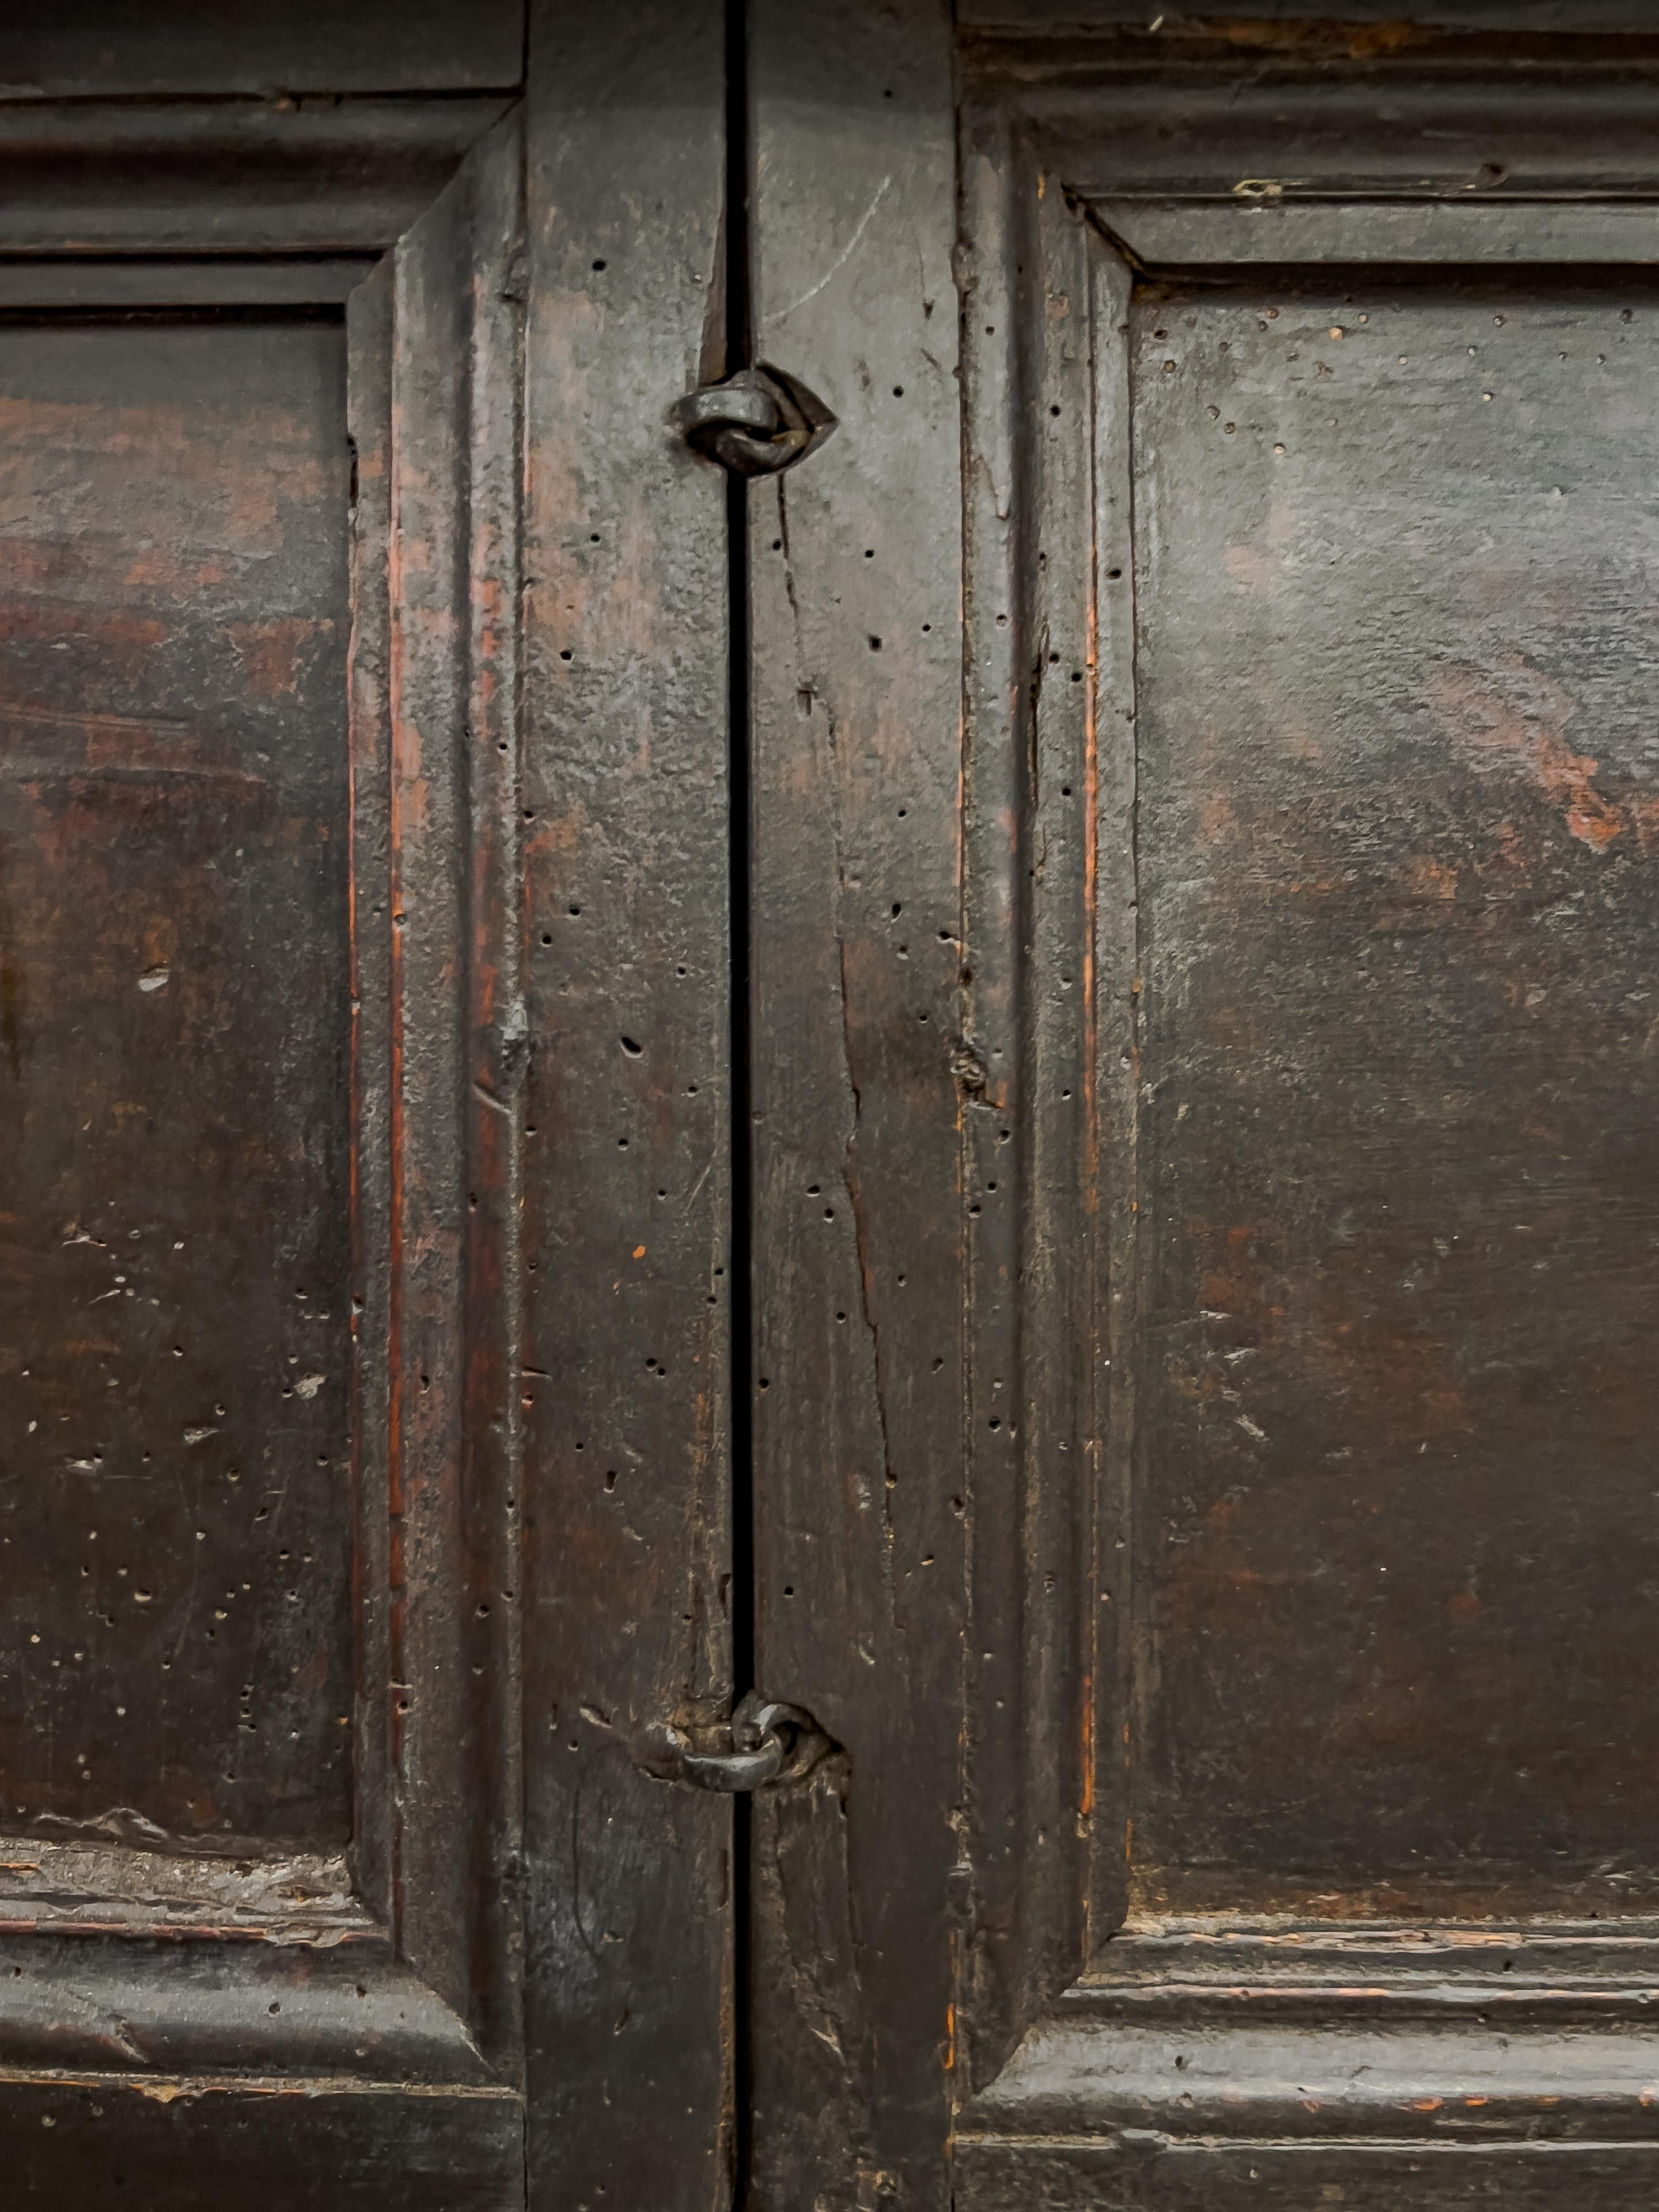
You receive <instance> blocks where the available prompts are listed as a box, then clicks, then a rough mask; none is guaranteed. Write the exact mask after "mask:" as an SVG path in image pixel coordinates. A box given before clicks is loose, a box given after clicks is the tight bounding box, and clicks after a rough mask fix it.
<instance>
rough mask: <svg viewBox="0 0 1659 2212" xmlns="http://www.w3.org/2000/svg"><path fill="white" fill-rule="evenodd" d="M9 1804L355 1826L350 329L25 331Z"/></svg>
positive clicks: (9, 1020) (6, 1739)
mask: <svg viewBox="0 0 1659 2212" xmlns="http://www.w3.org/2000/svg"><path fill="white" fill-rule="evenodd" d="M0 415H3V419H4V421H5V423H6V426H7V431H6V436H5V440H4V456H3V461H0V507H3V511H4V513H5V515H6V518H7V524H8V527H7V532H6V546H7V552H6V561H5V582H4V586H3V601H0V636H3V639H4V641H5V652H4V663H3V675H0V745H3V781H0V838H3V849H4V889H3V900H4V911H3V928H4V936H5V945H4V951H3V954H0V1054H3V1059H4V1063H5V1066H4V1073H5V1076H6V1078H7V1079H8V1080H9V1087H10V1091H11V1111H10V1115H9V1121H10V1127H11V1130H12V1141H11V1144H10V1146H9V1148H8V1152H7V1158H6V1166H5V1170H4V1184H3V1194H0V1209H3V1216H4V1221H5V1261H6V1267H5V1281H6V1291H5V1298H6V1306H7V1313H6V1318H5V1322H4V1327H3V1336H4V1340H5V1344H6V1352H5V1354H4V1359H5V1365H6V1369H7V1382H8V1388H7V1426H8V1431H9V1435H8V1443H7V1450H6V1475H5V1483H4V1488H3V1493H0V1510H3V1516H4V1530H5V1534H4V1542H5V1546H6V1556H7V1559H8V1560H9V1565H8V1569H7V1583H8V1589H9V1607H8V1624H9V1627H8V1635H7V1638H6V1650H5V1658H4V1672H3V1693H4V1698H3V1702H4V1710H5V1715H6V1721H5V1728H4V1731H3V1751H0V1802H3V1807H4V1820H5V1822H6V1823H7V1825H8V1826H9V1827H10V1828H11V1830H12V1832H14V1833H17V1834H21V1835H27V1834H30V1833H33V1834H37V1835H48V1836H55V1837H62V1836H64V1835H65V1834H73V1833H76V1832H102V1833H104V1834H105V1835H106V1836H111V1837H114V1838H123V1837H124V1838H126V1839H127V1840H135V1841H136V1840H139V1839H140V1838H150V1839H153V1840H155V1841H158V1842H160V1841H162V1840H166V1841H167V1842H169V1843H171V1844H173V1846H174V1847H177V1848H185V1849H196V1850H200V1849H201V1848H203V1847H204V1845H213V1846H216V1847H217V1848H220V1849H232V1848H242V1849H261V1848H264V1849H270V1848H272V1847H276V1848H280V1847H282V1846H283V1845H288V1846H290V1847H292V1846H294V1845H310V1846H312V1847H313V1848H314V1849H328V1848H333V1849H338V1848H339V1847H341V1846H343V1844H345V1843H346V1842H347V1841H348V1840H349V1836H350V1833H351V1802H352V1758H351V1754H352V1740H351V1734H350V1729H349V1705H350V1692H349V1683H350V1677H351V1668H352V1627H351V1613H350V1602H349V1599H350V1529H351V1478H350V1460H349V1411H348V1408H349V1385H350V1356H349V1353H350V1328H351V1322H350V1284H349V1158H348V1143H349V1116H348V1100H347V1094H346V1090H345V1086H344V1084H343V1072H344V1066H345V1055H346V1045H347V1038H348V1033H349V1006H348V989H347V981H348V978H347V957H348V939H349V908H348V901H347V893H346V869H347V859H348V853H347V844H348V839H347V818H346V817H347V769H346V747H345V720H346V686H345V654H346V641H347V631H348V627H349V605H348V599H347V562H346V552H347V529H348V515H347V493H348V479H349V453H348V451H347V444H346V426H345V345H344V333H343V329H342V327H341V324H340V321H339V319H338V317H337V314H336V315H332V316H330V315H326V314H325V315H323V316H319V317H318V318H317V319H310V320H304V319H301V320H294V319H268V318H267V319H259V318H256V319H253V320H251V321H242V322H224V321H220V322H205V323H203V322H194V323H192V322H183V321H178V320H169V319H167V318H165V317H158V318H156V319H146V320H140V321H138V322H131V321H129V322H124V323H108V322H96V321H93V322H55V323H44V324H33V325H17V324H14V325H10V326H9V327H8V328H7V329H6V330H4V331H3V332H0Z"/></svg>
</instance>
